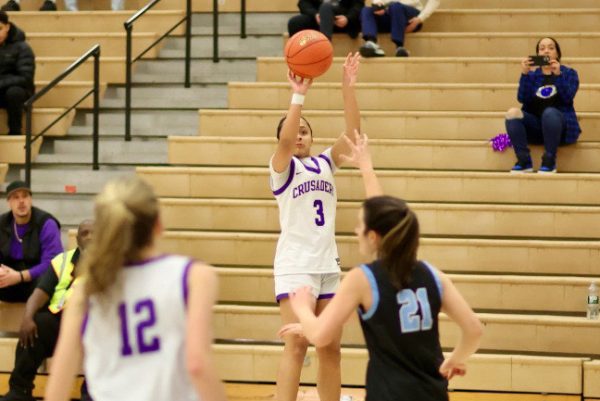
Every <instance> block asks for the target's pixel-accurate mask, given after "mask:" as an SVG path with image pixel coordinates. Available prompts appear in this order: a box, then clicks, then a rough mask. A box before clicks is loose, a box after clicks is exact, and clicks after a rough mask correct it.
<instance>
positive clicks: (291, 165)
mask: <svg viewBox="0 0 600 401" xmlns="http://www.w3.org/2000/svg"><path fill="white" fill-rule="evenodd" d="M295 169H296V167H295V164H294V159H292V160H291V161H290V172H289V174H288V178H287V180H286V181H285V184H283V186H282V187H281V188H279V189H278V190H275V191H273V195H275V196H278V195H281V194H282V193H283V191H285V190H286V189H287V187H289V186H290V184H291V183H292V180H293V179H294V174H295Z"/></svg>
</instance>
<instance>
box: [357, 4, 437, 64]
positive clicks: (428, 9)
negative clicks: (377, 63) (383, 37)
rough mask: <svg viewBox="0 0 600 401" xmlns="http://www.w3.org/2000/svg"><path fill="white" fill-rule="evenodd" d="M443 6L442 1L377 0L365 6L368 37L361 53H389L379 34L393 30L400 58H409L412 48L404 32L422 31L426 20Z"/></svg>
mask: <svg viewBox="0 0 600 401" xmlns="http://www.w3.org/2000/svg"><path fill="white" fill-rule="evenodd" d="M423 1H425V2H426V4H425V5H423ZM439 6H440V0H373V3H372V6H371V7H365V8H363V9H362V11H361V13H360V22H361V24H362V35H363V39H364V40H365V44H364V45H363V46H361V48H360V54H361V56H363V57H383V56H385V52H384V51H383V49H382V48H381V47H379V45H378V44H377V33H378V32H386V33H387V32H391V34H392V42H394V43H395V44H396V57H408V55H409V53H408V50H406V49H405V48H404V34H405V33H409V32H417V31H420V30H421V28H422V27H423V22H425V20H426V19H427V18H429V16H431V14H433V12H434V11H435V10H437V8H438V7H439Z"/></svg>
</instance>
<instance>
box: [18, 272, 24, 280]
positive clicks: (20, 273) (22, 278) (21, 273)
mask: <svg viewBox="0 0 600 401" xmlns="http://www.w3.org/2000/svg"><path fill="white" fill-rule="evenodd" d="M19 275H20V276H21V282H24V281H25V278H24V277H23V272H22V271H20V272H19Z"/></svg>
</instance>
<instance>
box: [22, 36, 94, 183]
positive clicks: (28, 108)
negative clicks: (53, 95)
mask: <svg viewBox="0 0 600 401" xmlns="http://www.w3.org/2000/svg"><path fill="white" fill-rule="evenodd" d="M90 57H94V88H93V89H91V90H90V91H88V92H87V93H86V94H85V95H83V97H82V98H80V99H79V100H78V101H77V102H75V104H74V105H72V106H71V107H69V108H68V109H67V110H66V111H65V112H64V113H62V114H61V115H60V116H58V117H57V118H56V119H55V120H54V121H52V122H51V123H50V124H48V125H47V126H46V128H44V129H43V130H42V131H41V132H40V133H39V134H37V135H35V136H34V137H33V138H32V133H31V131H32V114H33V104H34V103H35V102H36V101H37V100H38V99H39V98H41V97H42V96H44V95H45V94H46V93H48V91H50V90H51V89H52V88H54V87H55V86H56V85H58V83H59V82H61V81H62V80H63V79H65V78H66V77H67V76H69V75H70V74H71V73H72V72H73V71H75V70H76V69H77V68H79V67H80V66H81V65H82V64H83V63H85V62H86V61H87V59H89V58H90ZM92 93H93V94H94V123H93V133H92V138H93V142H94V145H93V146H94V147H93V151H92V168H93V169H94V170H98V169H99V168H100V166H99V163H98V139H99V138H98V127H99V124H98V117H99V107H100V45H95V46H94V47H92V48H91V49H90V50H88V51H87V52H86V53H85V54H84V55H83V56H81V57H79V58H78V59H77V60H76V61H75V62H74V63H73V64H71V65H70V66H69V67H67V69H66V70H64V71H63V72H62V73H61V74H60V75H59V76H57V77H56V78H54V79H53V80H52V82H50V83H49V84H48V85H46V86H45V87H44V88H42V90H40V91H39V92H37V93H35V94H34V95H33V96H31V97H30V98H29V99H27V101H26V102H25V103H24V104H23V108H24V109H25V182H27V184H28V185H31V145H32V144H33V143H34V142H35V141H37V140H38V138H40V137H41V136H43V135H44V134H45V133H46V132H48V130H49V129H50V128H52V127H53V126H54V125H56V123H57V122H58V121H60V119H62V118H63V117H64V116H66V115H67V114H69V112H70V111H71V110H73V109H74V108H76V107H77V106H78V105H79V104H81V102H83V101H84V100H85V99H87V97H88V96H89V95H91V94H92Z"/></svg>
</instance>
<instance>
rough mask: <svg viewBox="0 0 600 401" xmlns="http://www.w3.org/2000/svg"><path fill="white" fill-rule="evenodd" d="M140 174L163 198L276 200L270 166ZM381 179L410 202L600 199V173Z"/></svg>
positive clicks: (354, 189)
mask: <svg viewBox="0 0 600 401" xmlns="http://www.w3.org/2000/svg"><path fill="white" fill-rule="evenodd" d="M137 174H138V175H139V176H141V177H143V178H144V179H145V180H147V181H148V182H150V183H151V184H152V185H153V187H154V188H155V191H156V192H157V194H158V195H159V196H163V197H182V198H185V197H193V198H240V199H243V198H249V199H273V193H272V192H271V189H270V188H269V185H268V182H269V171H268V169H267V168H266V167H245V168H230V167H138V168H137ZM335 176H336V186H337V191H338V199H339V200H357V201H362V200H363V199H364V197H365V194H364V190H363V188H362V185H363V184H362V178H361V176H360V173H359V172H358V171H357V170H349V169H342V170H340V171H338V172H337V173H336V175H335ZM377 176H378V178H379V181H380V182H381V184H382V186H383V188H384V191H385V193H386V194H389V195H393V196H398V197H400V198H403V199H406V200H409V201H421V202H489V203H507V204H511V203H517V204H522V203H527V204H555V205H556V204H570V205H577V204H580V205H592V204H595V203H597V200H598V199H599V198H600V175H598V174H555V175H552V176H551V177H546V176H543V175H539V174H508V173H505V172H503V173H488V172H463V171H400V170H398V171H391V170H380V171H378V172H377Z"/></svg>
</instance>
